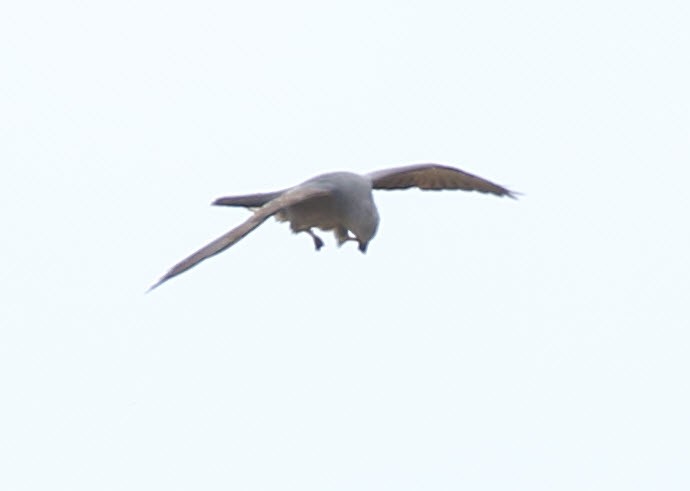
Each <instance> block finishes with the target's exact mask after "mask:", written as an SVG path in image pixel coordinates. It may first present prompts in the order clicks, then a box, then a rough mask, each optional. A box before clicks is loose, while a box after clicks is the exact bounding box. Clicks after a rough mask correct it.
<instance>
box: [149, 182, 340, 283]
mask: <svg viewBox="0 0 690 491" xmlns="http://www.w3.org/2000/svg"><path fill="white" fill-rule="evenodd" d="M329 192H330V191H329V190H328V189H326V188H325V187H320V186H318V185H315V184H310V185H301V186H297V187H295V188H291V189H288V190H287V191H285V192H284V193H283V194H281V195H280V196H278V197H277V198H275V199H273V200H271V201H269V202H268V203H266V204H265V205H263V206H262V207H261V208H259V209H258V210H256V211H255V212H254V213H253V214H252V216H250V217H249V218H248V219H247V220H246V221H245V222H244V223H242V224H241V225H239V226H237V227H235V228H233V229H232V230H230V231H229V232H227V233H226V234H224V235H221V236H220V237H218V238H217V239H216V240H214V241H213V242H211V243H210V244H207V245H205V246H204V247H202V248H201V249H199V250H198V251H196V252H195V253H194V254H192V255H191V256H189V257H187V258H185V259H183V260H182V261H180V262H179V263H177V264H176V265H175V266H173V267H172V268H171V269H170V270H169V271H168V272H167V273H165V274H164V275H163V276H162V277H161V279H159V280H158V281H157V282H156V283H155V284H154V285H153V286H152V287H151V288H149V291H151V290H153V289H154V288H156V287H157V286H159V285H161V284H162V283H164V282H166V281H168V280H169V279H170V278H172V277H174V276H177V275H178V274H181V273H184V272H185V271H187V270H188V269H190V268H193V267H194V266H196V265H197V264H199V263H200V262H201V261H203V260H204V259H207V258H209V257H211V256H214V255H216V254H218V253H220V252H223V251H224V250H225V249H227V248H228V247H230V246H232V245H234V244H235V243H237V242H239V240H240V239H242V238H243V237H244V236H245V235H247V234H248V233H249V232H251V231H252V230H254V229H255V228H256V227H258V226H259V225H261V224H262V223H263V222H265V221H266V219H268V218H269V217H271V216H272V215H275V214H276V213H278V212H279V211H280V210H281V209H283V208H286V207H288V206H291V205H294V204H296V203H300V202H303V201H306V200H309V199H312V198H316V197H322V196H326V195H328V194H329Z"/></svg>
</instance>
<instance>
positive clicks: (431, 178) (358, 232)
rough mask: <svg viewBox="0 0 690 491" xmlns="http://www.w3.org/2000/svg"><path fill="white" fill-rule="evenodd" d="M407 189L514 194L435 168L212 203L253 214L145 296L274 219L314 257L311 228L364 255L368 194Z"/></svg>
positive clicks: (331, 177)
mask: <svg viewBox="0 0 690 491" xmlns="http://www.w3.org/2000/svg"><path fill="white" fill-rule="evenodd" d="M412 187H416V188H420V189H425V190H442V189H462V190H464V191H479V192H480V193H490V194H494V195H496V196H508V197H510V198H515V193H514V192H512V191H510V190H508V189H506V188H504V187H502V186H499V185H498V184H494V183H492V182H490V181H487V180H486V179H482V178H481V177H478V176H475V175H472V174H470V173H468V172H464V171H461V170H460V169H455V168H453V167H447V166H444V165H438V164H416V165H409V166H405V167H395V168H392V169H384V170H379V171H375V172H371V173H369V174H364V175H359V174H353V173H351V172H333V173H329V174H322V175H320V176H316V177H313V178H311V179H309V180H307V181H305V182H303V183H302V184H298V185H297V186H295V187H291V188H288V189H283V190H281V191H275V192H272V193H260V194H248V195H243V196H228V197H224V198H218V199H217V200H216V201H214V202H213V204H214V205H220V206H240V207H244V208H249V209H251V210H252V211H253V214H252V215H251V216H250V217H249V218H248V219H247V220H246V221H245V222H244V223H242V224H240V225H239V226H237V227H235V228H233V229H232V230H230V231H229V232H227V233H226V234H224V235H222V236H220V237H218V238H217V239H216V240H214V241H213V242H211V243H210V244H208V245H206V246H204V247H202V248H201V249H199V250H198V251H196V252H195V253H194V254H192V255H191V256H189V257H187V258H186V259H183V260H182V261H180V262H179V263H177V264H176V265H175V266H173V267H172V268H171V269H170V270H169V271H168V272H167V273H165V274H164V275H163V276H162V277H161V279H160V280H158V282H157V283H155V284H154V285H153V286H152V287H151V288H150V290H152V289H154V288H156V287H157V286H159V285H160V284H162V283H163V282H165V281H167V280H169V279H170V278H172V277H174V276H177V275H178V274H180V273H183V272H185V271H187V270H188V269H190V268H192V267H194V266H196V265H197V264H198V263H200V262H201V261H203V260H204V259H206V258H208V257H211V256H213V255H215V254H218V253H220V252H223V251H224V250H225V249H227V248H228V247H230V246H232V245H234V244H235V243H236V242H238V241H239V240H240V239H242V238H243V237H244V236H245V235H247V234H248V233H249V232H251V231H252V230H254V229H255V228H256V227H258V226H259V225H261V224H262V223H263V222H264V221H266V219H268V218H269V217H271V216H274V215H275V216H276V218H277V219H278V220H280V221H287V222H290V228H291V229H292V231H293V233H298V232H305V233H307V234H309V235H310V236H311V238H312V240H313V241H314V247H315V248H316V250H317V251H318V250H319V249H321V247H323V241H322V240H321V239H320V238H319V237H318V236H317V235H316V234H315V233H314V231H313V230H312V229H313V228H318V229H321V230H324V231H328V230H333V232H334V234H335V237H336V240H337V242H338V245H339V246H340V245H342V244H343V243H345V242H347V241H355V242H357V243H358V247H359V250H360V251H362V252H363V253H364V252H366V250H367V245H368V244H369V241H370V240H371V239H372V237H374V234H376V229H377V227H378V224H379V214H378V212H377V210H376V205H375V204H374V199H373V196H372V193H371V191H372V190H373V189H407V188H412Z"/></svg>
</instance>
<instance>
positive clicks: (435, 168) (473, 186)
mask: <svg viewBox="0 0 690 491" xmlns="http://www.w3.org/2000/svg"><path fill="white" fill-rule="evenodd" d="M368 176H369V178H370V179H371V182H372V186H373V188H374V189H407V188H412V187H417V188H419V189H425V190H442V189H462V190H465V191H479V192H480V193H491V194H495V195H497V196H509V197H510V198H515V193H513V192H512V191H510V190H508V189H506V188H504V187H503V186H499V185H498V184H494V183H493V182H491V181H487V180H486V179H483V178H481V177H479V176H475V175H474V174H470V173H469V172H465V171H462V170H460V169H456V168H454V167H447V166H444V165H438V164H416V165H408V166H405V167H396V168H393V169H384V170H380V171H375V172H372V173H370V174H368Z"/></svg>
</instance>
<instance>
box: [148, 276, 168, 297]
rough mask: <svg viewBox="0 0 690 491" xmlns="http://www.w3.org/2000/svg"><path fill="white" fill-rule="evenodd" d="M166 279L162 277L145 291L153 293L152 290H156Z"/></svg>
mask: <svg viewBox="0 0 690 491" xmlns="http://www.w3.org/2000/svg"><path fill="white" fill-rule="evenodd" d="M165 280H166V278H165V277H163V278H161V279H160V280H158V281H156V282H155V283H154V284H153V285H151V286H150V287H149V288H148V290H146V291H145V292H144V293H151V291H153V290H155V289H156V288H158V287H159V286H160V285H161V284H163V282H164V281H165Z"/></svg>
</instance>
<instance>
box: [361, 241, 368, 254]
mask: <svg viewBox="0 0 690 491" xmlns="http://www.w3.org/2000/svg"><path fill="white" fill-rule="evenodd" d="M367 245H369V244H368V243H367V242H360V243H359V250H360V251H362V254H364V253H366V252H367Z"/></svg>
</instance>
